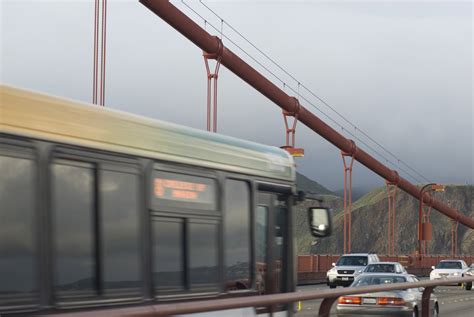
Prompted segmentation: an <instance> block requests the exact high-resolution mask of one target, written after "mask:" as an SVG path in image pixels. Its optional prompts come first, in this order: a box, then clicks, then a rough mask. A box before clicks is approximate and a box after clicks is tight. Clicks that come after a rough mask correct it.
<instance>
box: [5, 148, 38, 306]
mask: <svg viewBox="0 0 474 317" xmlns="http://www.w3.org/2000/svg"><path fill="white" fill-rule="evenodd" d="M3 149H4V148H3V145H2V150H3ZM4 154H5V153H4V152H3V151H1V152H0V175H1V176H0V179H1V181H0V222H1V228H0V281H1V282H0V303H2V304H0V305H3V304H9V303H11V302H15V301H16V299H20V298H25V297H30V296H31V295H33V293H35V292H36V290H37V284H36V274H35V271H34V267H35V264H36V263H35V262H34V246H33V241H34V238H33V237H34V230H33V228H34V227H33V220H34V210H35V208H34V195H35V182H34V180H35V177H34V175H35V170H36V169H35V164H34V162H33V161H32V160H31V159H27V158H24V157H15V156H13V155H15V153H14V152H13V151H12V153H8V155H10V154H11V155H12V156H6V155H4Z"/></svg>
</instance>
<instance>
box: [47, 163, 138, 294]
mask: <svg viewBox="0 0 474 317" xmlns="http://www.w3.org/2000/svg"><path fill="white" fill-rule="evenodd" d="M51 171H52V206H53V215H54V241H55V253H54V254H55V261H56V265H55V269H56V272H55V286H56V291H57V292H58V293H59V294H60V295H62V296H63V298H65V296H68V297H69V295H74V297H77V296H97V295H104V294H105V295H113V294H115V295H120V294H122V295H123V296H125V295H126V293H130V292H133V293H138V292H139V288H140V285H141V280H142V278H141V274H140V269H141V266H140V257H141V255H140V244H139V232H140V230H139V177H138V173H137V171H136V170H135V168H133V167H131V166H128V165H127V166H122V165H117V166H115V165H114V164H106V163H102V162H93V163H86V162H79V161H73V160H66V159H57V160H55V161H54V163H53V164H52V166H51Z"/></svg>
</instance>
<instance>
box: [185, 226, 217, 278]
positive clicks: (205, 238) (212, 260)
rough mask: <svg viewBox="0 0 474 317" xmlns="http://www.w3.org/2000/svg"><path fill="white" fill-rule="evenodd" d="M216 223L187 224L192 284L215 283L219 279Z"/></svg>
mask: <svg viewBox="0 0 474 317" xmlns="http://www.w3.org/2000/svg"><path fill="white" fill-rule="evenodd" d="M217 260H218V259H217V224H215V223H197V222H191V223H190V224H189V262H190V263H189V274H190V282H191V285H192V287H193V286H197V287H200V286H209V285H215V284H216V283H217V282H218V280H219V271H218V269H217V268H218V265H217V264H218V262H217Z"/></svg>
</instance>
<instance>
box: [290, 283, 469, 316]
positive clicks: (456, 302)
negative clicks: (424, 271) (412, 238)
mask: <svg viewBox="0 0 474 317" xmlns="http://www.w3.org/2000/svg"><path fill="white" fill-rule="evenodd" d="M318 289H329V287H328V286H326V285H323V284H318V285H306V286H299V287H298V290H299V291H313V290H318ZM435 295H436V297H437V298H438V303H439V310H440V316H455V317H473V316H474V290H471V291H466V290H464V289H461V287H458V286H439V287H437V288H436V289H435ZM321 301H322V300H311V301H306V302H303V309H302V310H301V312H299V313H297V314H296V315H295V317H314V316H317V313H318V310H319V305H320V304H321ZM331 316H337V315H336V303H334V305H333V307H332V310H331Z"/></svg>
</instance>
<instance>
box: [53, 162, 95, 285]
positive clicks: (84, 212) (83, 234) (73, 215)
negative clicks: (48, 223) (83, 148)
mask: <svg viewBox="0 0 474 317" xmlns="http://www.w3.org/2000/svg"><path fill="white" fill-rule="evenodd" d="M52 180H53V199H52V204H53V206H54V215H55V217H54V224H55V226H54V230H55V237H56V238H55V245H56V287H57V288H58V290H60V291H61V290H70V291H76V290H90V289H92V288H93V286H94V285H95V284H94V280H93V277H94V257H93V255H94V249H93V241H94V230H93V209H94V165H92V164H84V163H76V162H67V161H62V162H60V163H59V162H58V163H57V164H54V165H53V166H52Z"/></svg>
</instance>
